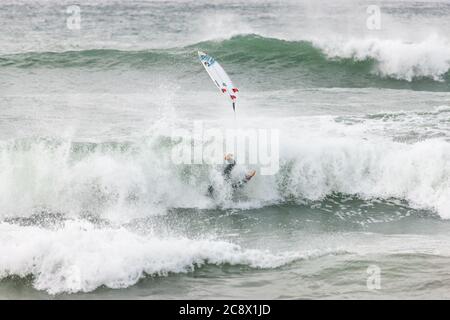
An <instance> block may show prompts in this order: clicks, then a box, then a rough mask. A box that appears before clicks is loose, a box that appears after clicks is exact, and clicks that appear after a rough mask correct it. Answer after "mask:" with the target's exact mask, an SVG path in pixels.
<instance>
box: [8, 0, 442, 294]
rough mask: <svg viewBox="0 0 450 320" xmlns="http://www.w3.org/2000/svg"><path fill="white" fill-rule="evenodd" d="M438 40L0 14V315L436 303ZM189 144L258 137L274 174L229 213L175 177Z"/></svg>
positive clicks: (377, 15)
mask: <svg viewBox="0 0 450 320" xmlns="http://www.w3.org/2000/svg"><path fill="white" fill-rule="evenodd" d="M449 18H450V3H449V2H448V1H407V0H405V1H376V5H375V6H374V5H373V3H372V2H371V1H359V0H350V1H313V0H311V1H308V0H299V1H284V0H283V1H282V0H279V1H276V0H267V1H266V0H258V1H256V0H246V1H243V0H230V1H223V0H217V1H206V0H195V1H193V0H180V1H173V0H172V1H150V0H149V1H118V0H113V1H106V0H93V1H84V0H81V1H77V2H76V3H74V2H73V1H66V0H61V1H51V0H49V1H44V0H3V1H2V2H1V4H0V299H23V298H26V299H185V298H187V299H436V298H437V299H449V298H450V290H449V289H450V221H449V219H450V72H449V70H450V37H449V35H450V19H449ZM198 50H201V51H205V52H207V53H208V54H210V55H211V56H213V57H214V58H215V59H217V61H218V62H220V64H221V65H222V66H223V67H224V69H225V70H226V71H227V72H228V73H229V75H230V77H231V79H232V80H233V82H234V84H235V85H236V86H237V87H238V88H239V93H238V101H237V106H236V115H234V114H233V111H232V108H231V104H230V101H229V100H228V99H226V97H224V96H223V95H222V94H221V93H220V92H219V91H218V90H217V88H215V86H214V84H213V83H212V82H211V80H210V78H209V77H208V74H207V73H206V72H205V70H204V68H203V67H202V65H201V63H200V61H199V59H198V56H197V51H198ZM196 126H201V127H202V128H204V129H205V130H207V129H215V130H216V132H225V131H226V130H248V132H261V131H263V132H270V133H271V134H272V133H276V136H275V137H277V140H274V141H275V142H276V143H275V144H272V145H271V147H270V150H271V151H272V152H273V154H274V155H276V161H277V166H276V169H277V170H275V171H274V172H270V174H262V171H261V167H262V166H261V164H258V163H254V164H252V163H250V161H249V162H248V163H246V162H245V161H242V162H241V163H238V165H237V166H236V169H235V170H234V171H235V172H234V174H235V176H234V178H236V177H239V176H240V175H242V174H244V173H245V172H246V171H247V170H249V169H253V168H254V169H256V170H257V175H256V176H255V177H254V178H253V179H252V180H251V181H250V182H248V183H247V184H246V185H245V186H244V187H243V188H240V189H239V190H237V191H233V190H232V188H230V186H229V185H228V183H227V181H226V179H224V177H223V175H222V174H221V172H222V170H223V165H221V164H215V163H206V162H205V161H200V162H195V163H176V162H175V161H174V159H173V150H174V148H176V147H177V146H180V145H181V144H182V142H180V140H179V139H178V140H177V139H174V132H180V131H182V132H184V133H185V134H186V135H187V136H189V135H190V134H193V135H194V138H193V140H190V141H189V142H188V145H190V143H194V145H195V144H198V143H200V145H201V146H202V147H205V146H207V145H210V144H211V141H213V142H214V141H215V140H214V137H212V140H211V141H204V140H200V142H199V140H198V139H196V138H195V134H194V131H195V128H196ZM252 130H253V131H252ZM197 138H198V137H197ZM216 138H217V136H216ZM217 141H218V140H217ZM258 141H259V140H258ZM213 142H212V143H213ZM249 144H251V143H249ZM259 147H261V146H260V145H259V144H258V148H259ZM227 151H229V150H224V152H227ZM241 155H242V153H241ZM220 156H222V155H220ZM236 156H237V157H239V153H238V154H236ZM244 158H245V157H244ZM241 160H242V157H241ZM211 184H212V185H214V187H215V189H216V193H217V194H216V196H214V197H211V196H210V195H209V194H208V192H207V189H208V186H209V185H211Z"/></svg>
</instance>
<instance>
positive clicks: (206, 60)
mask: <svg viewBox="0 0 450 320" xmlns="http://www.w3.org/2000/svg"><path fill="white" fill-rule="evenodd" d="M198 57H199V59H200V61H201V63H202V65H203V67H205V70H206V72H208V74H209V76H210V77H211V79H212V81H213V82H214V84H215V85H216V87H217V88H219V90H220V91H221V92H222V93H224V94H226V95H228V96H229V98H230V99H231V102H232V103H233V110H234V109H235V103H236V100H237V93H238V92H239V90H238V89H237V88H236V87H235V86H234V85H233V82H232V81H231V79H230V77H229V76H228V74H227V73H226V72H225V70H224V69H223V68H222V66H221V65H220V64H219V63H218V62H217V61H216V60H215V59H214V58H213V57H211V56H210V55H208V54H206V53H204V52H202V51H198Z"/></svg>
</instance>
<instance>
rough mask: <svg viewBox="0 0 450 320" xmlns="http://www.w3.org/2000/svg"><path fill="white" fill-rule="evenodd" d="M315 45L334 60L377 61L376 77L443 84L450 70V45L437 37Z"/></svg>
mask: <svg viewBox="0 0 450 320" xmlns="http://www.w3.org/2000/svg"><path fill="white" fill-rule="evenodd" d="M313 42H314V44H315V45H317V46H318V47H319V48H321V49H322V50H323V51H324V52H325V53H326V54H327V55H328V57H330V58H350V59H355V60H357V61H361V60H366V59H374V60H375V61H376V62H377V65H376V70H374V71H375V72H376V73H378V74H380V75H382V76H385V77H392V78H395V79H401V80H407V81H412V80H413V79H415V78H421V77H427V78H431V79H433V80H437V81H439V80H442V77H443V75H444V74H446V73H447V72H448V71H449V68H450V42H449V41H448V40H447V39H445V38H443V37H440V36H438V35H436V34H435V35H430V36H429V37H428V38H426V39H423V40H418V41H415V42H405V41H403V40H401V39H379V38H371V37H370V38H354V39H346V40H342V39H341V41H336V40H334V41H333V40H324V39H316V40H313Z"/></svg>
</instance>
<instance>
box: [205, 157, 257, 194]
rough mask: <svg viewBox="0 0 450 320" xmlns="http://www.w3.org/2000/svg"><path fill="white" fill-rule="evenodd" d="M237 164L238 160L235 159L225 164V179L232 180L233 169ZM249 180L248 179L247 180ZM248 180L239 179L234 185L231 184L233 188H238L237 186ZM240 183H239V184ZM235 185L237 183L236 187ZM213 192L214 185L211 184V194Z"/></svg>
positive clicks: (209, 190)
mask: <svg viewBox="0 0 450 320" xmlns="http://www.w3.org/2000/svg"><path fill="white" fill-rule="evenodd" d="M235 166H236V160H234V159H232V160H228V164H227V165H226V166H225V169H223V173H222V174H223V176H224V178H225V181H227V182H228V181H230V180H231V171H233V168H234V167H235ZM247 181H248V180H247ZM247 181H245V182H242V181H239V182H236V183H233V184H232V185H231V187H232V188H233V189H237V188H239V187H240V186H241V185H243V184H244V183H246V182H247ZM238 184H239V185H238ZM235 185H236V187H235ZM213 192H214V187H213V186H212V185H210V186H209V187H208V193H209V194H210V195H213Z"/></svg>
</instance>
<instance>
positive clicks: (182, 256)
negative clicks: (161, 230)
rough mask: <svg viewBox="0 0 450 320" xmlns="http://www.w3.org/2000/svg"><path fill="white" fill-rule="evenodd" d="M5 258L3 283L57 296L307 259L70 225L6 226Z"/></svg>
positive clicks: (0, 266)
mask: <svg viewBox="0 0 450 320" xmlns="http://www.w3.org/2000/svg"><path fill="white" fill-rule="evenodd" d="M0 257H1V263H0V278H4V277H6V276H9V275H17V276H20V277H25V276H27V275H32V276H33V278H34V280H33V286H34V287H35V288H36V289H38V290H45V291H47V292H48V293H50V294H57V293H62V292H67V293H74V292H89V291H92V290H94V289H96V288H98V287H99V286H102V285H104V286H107V287H109V288H125V287H128V286H131V285H133V284H135V283H136V282H137V281H139V280H140V279H141V278H142V277H144V276H145V275H167V274H168V273H185V272H190V271H193V270H194V268H195V267H196V266H197V267H199V266H202V265H204V264H205V263H209V264H216V265H221V264H232V265H236V264H243V265H248V266H250V267H253V268H275V267H278V266H281V265H284V264H286V263H289V262H292V261H295V260H297V259H301V258H303V257H305V256H304V255H301V254H299V253H293V252H281V253H277V254H273V253H270V252H268V251H264V250H256V249H243V248H241V247H240V246H239V245H236V244H233V243H230V242H226V241H220V240H214V239H189V238H186V237H166V238H161V237H157V236H153V235H138V234H135V233H133V232H130V231H128V230H126V229H124V228H121V227H118V228H97V227H95V226H94V225H92V224H90V223H87V222H81V221H67V222H65V224H64V226H63V227H62V228H60V229H58V230H48V229H41V228H38V227H24V226H18V225H13V224H8V223H0ZM306 257H307V255H306Z"/></svg>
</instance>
